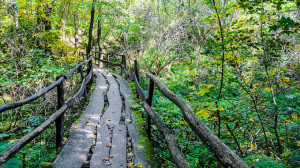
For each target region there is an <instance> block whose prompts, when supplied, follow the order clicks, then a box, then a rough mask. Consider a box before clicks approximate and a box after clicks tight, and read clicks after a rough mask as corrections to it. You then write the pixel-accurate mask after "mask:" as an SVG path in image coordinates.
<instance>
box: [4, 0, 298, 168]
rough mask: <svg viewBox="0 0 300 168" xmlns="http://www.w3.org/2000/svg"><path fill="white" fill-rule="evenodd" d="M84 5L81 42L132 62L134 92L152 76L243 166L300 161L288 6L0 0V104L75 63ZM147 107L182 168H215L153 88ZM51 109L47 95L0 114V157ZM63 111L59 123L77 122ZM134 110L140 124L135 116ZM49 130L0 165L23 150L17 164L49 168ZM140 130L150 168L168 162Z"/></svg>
mask: <svg viewBox="0 0 300 168" xmlns="http://www.w3.org/2000/svg"><path fill="white" fill-rule="evenodd" d="M93 2H94V3H93ZM93 4H94V6H95V20H94V29H93V34H94V38H93V41H92V43H93V46H96V50H99V51H101V52H104V53H105V54H104V56H100V57H101V58H103V59H106V56H107V55H110V61H112V62H119V61H120V57H119V56H115V55H114V54H115V53H116V54H124V55H126V57H127V65H128V66H129V67H130V68H131V72H133V69H132V67H133V60H134V59H137V60H138V64H139V71H140V73H141V74H140V76H141V81H140V83H141V85H142V87H143V88H147V85H148V82H149V81H148V79H147V78H146V77H145V73H146V72H149V71H154V72H155V73H156V74H157V75H158V76H159V77H160V79H161V80H162V81H163V82H164V83H165V84H166V86H168V88H169V89H170V90H171V91H173V92H175V93H176V94H177V95H180V96H181V97H182V98H184V99H185V100H186V101H188V102H189V103H190V104H191V106H192V107H193V110H194V111H195V113H196V114H197V116H198V117H199V118H200V119H201V120H202V121H203V122H204V123H206V124H207V125H208V127H209V128H210V129H211V130H212V131H213V132H214V133H215V134H216V135H217V136H218V137H220V139H222V141H223V142H224V143H226V145H228V146H229V147H230V148H231V149H233V150H234V151H235V152H236V153H237V154H238V155H239V156H240V157H242V158H243V160H244V161H245V162H246V163H248V164H249V165H251V166H254V167H299V166H300V135H299V129H300V123H299V122H300V120H299V116H300V107H299V104H300V94H299V93H300V87H299V81H300V80H299V79H300V75H299V74H300V61H299V60H300V38H299V33H300V32H299V30H300V19H299V18H300V2H299V0H265V1H262V0H248V1H246V0H198V1H196V0H180V1H178V0H177V1H175V0H157V1H154V0H146V1H139V0H137V1H131V0H128V1H117V0H113V1H105V0H101V1H100V0H99V1H98V0H97V1H96V0H94V1H78V0H73V1H70V0H58V1H53V0H40V1H35V0H17V1H14V2H11V1H0V75H1V77H0V105H2V104H6V103H10V102H15V101H18V100H21V99H24V98H26V97H29V96H30V95H33V94H34V93H36V92H38V91H39V90H41V89H42V88H44V87H46V86H48V85H49V84H51V83H52V82H54V81H55V78H56V76H58V75H62V74H65V73H66V72H68V70H69V69H70V68H72V67H74V66H75V65H76V64H77V62H78V61H81V60H83V59H86V56H85V55H83V54H82V53H85V51H86V47H87V45H88V30H89V22H90V17H91V16H90V11H91V9H92V6H93ZM97 57H98V55H97ZM72 78H73V79H70V80H68V81H66V82H65V92H66V93H65V99H67V98H69V97H71V96H73V94H74V93H76V91H77V89H78V84H79V83H80V74H76V75H75V76H74V77H72ZM153 100H154V101H153V107H154V108H155V111H156V112H157V113H158V114H159V115H160V117H161V119H162V120H163V121H164V122H165V123H166V124H167V125H168V127H169V128H171V129H173V130H174V133H175V136H176V137H177V138H178V142H179V145H180V148H181V150H182V151H181V152H182V154H183V155H184V157H186V159H187V161H188V162H189V163H190V164H191V166H192V167H218V166H219V165H218V163H217V162H216V160H215V158H214V156H213V155H212V154H211V153H210V152H209V151H208V149H207V148H206V147H205V146H204V145H203V144H202V142H201V141H200V140H199V139H198V137H197V136H196V135H195V134H194V133H193V131H192V130H191V129H190V127H189V126H188V124H187V123H186V121H184V119H183V116H182V112H181V111H180V109H179V108H178V107H176V106H175V105H174V104H173V103H171V102H170V101H169V100H168V99H166V98H165V97H164V96H163V95H162V94H161V93H160V92H159V91H157V90H155V94H154V99H153ZM55 109H56V93H55V90H54V91H53V92H50V93H48V94H46V96H45V97H43V98H41V99H39V100H36V101H34V102H32V103H30V104H28V105H25V106H23V107H21V108H16V109H13V110H8V111H6V112H4V113H2V116H1V123H0V133H1V134H0V139H1V143H0V151H3V150H4V149H6V148H7V147H8V146H9V145H10V144H11V143H12V142H15V141H16V140H17V139H19V138H20V137H22V136H23V135H25V134H26V133H28V132H30V131H31V130H32V129H34V128H36V127H37V126H38V125H39V124H41V123H42V122H43V121H45V119H46V118H47V117H48V116H49V115H51V114H52V113H53V112H54V111H55ZM73 110H74V109H73ZM71 111H72V110H71ZM71 111H70V112H69V113H67V115H69V117H70V120H68V122H67V126H66V127H70V126H71V124H72V123H73V122H74V121H76V119H77V118H78V117H79V115H80V114H78V113H77V112H76V110H75V111H73V112H71ZM136 112H138V113H139V114H140V117H138V121H139V123H140V124H141V126H143V122H142V121H143V120H142V118H141V116H145V112H144V111H143V110H142V109H141V108H140V107H136ZM53 128H54V125H51V127H50V128H49V131H48V130H47V131H45V132H44V133H43V134H42V135H41V136H39V138H36V139H35V140H34V141H32V142H31V143H30V144H28V145H27V146H25V147H24V148H23V149H22V151H20V152H19V153H18V154H17V155H16V156H15V157H14V158H13V159H11V160H10V161H9V162H8V163H7V165H6V166H7V167H18V166H22V164H23V163H22V162H23V161H24V159H23V153H26V155H25V160H26V164H27V166H28V167H37V166H39V165H41V164H42V162H51V161H53V160H54V159H55V158H54V156H55V139H54V138H53V135H52V134H53V131H52V130H53ZM152 128H153V134H154V135H155V139H156V140H155V141H154V142H153V143H152V146H153V148H152V147H151V145H146V144H143V145H145V146H147V148H149V150H148V154H147V156H149V151H152V149H153V151H154V152H153V153H152V156H151V157H149V158H152V159H153V160H154V163H155V165H156V166H157V167H161V166H162V167H173V166H174V165H173V161H172V158H171V157H170V154H169V151H168V150H167V148H166V143H165V141H164V140H163V138H162V135H161V134H160V133H159V131H158V130H157V129H156V128H155V126H154V125H153V126H152ZM66 137H67V135H66ZM145 141H147V140H145ZM150 149H151V150H150ZM45 151H46V152H45ZM37 156H38V159H37V158H36V157H37ZM44 165H45V166H47V164H46V163H44Z"/></svg>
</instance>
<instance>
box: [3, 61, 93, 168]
mask: <svg viewBox="0 0 300 168" xmlns="http://www.w3.org/2000/svg"><path fill="white" fill-rule="evenodd" d="M93 57H94V56H91V57H90V58H89V59H88V60H87V61H85V62H81V63H79V64H77V65H76V67H74V68H73V69H72V70H70V71H69V72H68V73H67V74H66V75H63V76H58V77H57V78H56V81H55V82H54V83H53V84H51V85H50V86H48V87H46V88H44V89H43V90H42V91H40V92H39V93H36V94H35V95H33V96H31V97H29V98H26V99H24V100H21V101H18V102H14V103H9V104H5V105H1V106H0V112H1V113H3V112H4V111H6V110H9V109H14V108H17V107H21V106H23V105H25V104H28V103H30V102H32V101H34V100H37V99H38V98H40V97H42V96H44V95H45V94H46V93H48V92H49V91H51V90H52V89H54V88H57V105H58V106H57V109H58V110H57V111H56V112H55V113H53V114H52V115H51V116H50V117H49V118H48V119H47V120H46V121H45V122H43V123H42V124H41V125H39V126H38V127H37V128H35V129H34V130H33V131H31V132H30V133H28V134H26V135H25V136H23V137H22V138H20V139H19V140H18V141H17V142H15V143H13V144H12V145H11V146H10V147H8V148H7V149H6V150H4V151H3V152H2V153H1V154H0V167H3V166H4V164H5V163H6V162H7V161H8V160H9V159H10V158H11V157H13V156H14V155H15V154H16V153H17V152H18V151H19V150H21V149H22V148H23V147H24V146H25V145H26V144H28V143H29V142H30V141H31V140H33V139H34V138H36V137H37V136H39V135H40V134H41V133H42V132H44V131H45V130H46V128H47V127H49V126H50V125H51V124H52V123H53V122H55V127H56V148H57V149H58V147H60V146H61V144H62V141H63V135H64V113H65V111H66V110H67V109H68V108H69V107H72V106H74V105H75V104H78V103H79V100H80V98H81V97H82V96H84V97H85V98H87V87H89V86H90V84H91V83H92V82H93V65H92V59H93ZM84 65H86V66H87V73H86V75H84V72H83V68H82V66H84ZM75 71H79V72H80V75H81V80H82V81H81V87H80V89H79V91H78V92H77V93H76V94H75V95H74V96H73V97H72V98H70V99H68V100H67V101H64V90H63V85H64V81H65V80H67V79H70V78H71V77H72V76H73V73H74V72H75Z"/></svg>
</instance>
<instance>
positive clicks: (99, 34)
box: [97, 20, 103, 68]
mask: <svg viewBox="0 0 300 168" xmlns="http://www.w3.org/2000/svg"><path fill="white" fill-rule="evenodd" d="M97 41H98V48H99V52H100V53H99V59H101V60H103V48H102V47H101V20H98V35H97ZM98 66H99V67H100V68H102V67H103V63H102V62H101V61H99V65H98Z"/></svg>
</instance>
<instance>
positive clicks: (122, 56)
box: [121, 55, 124, 75]
mask: <svg viewBox="0 0 300 168" xmlns="http://www.w3.org/2000/svg"><path fill="white" fill-rule="evenodd" d="M121 56H122V63H121V75H123V66H124V55H121ZM122 65H123V66H122Z"/></svg>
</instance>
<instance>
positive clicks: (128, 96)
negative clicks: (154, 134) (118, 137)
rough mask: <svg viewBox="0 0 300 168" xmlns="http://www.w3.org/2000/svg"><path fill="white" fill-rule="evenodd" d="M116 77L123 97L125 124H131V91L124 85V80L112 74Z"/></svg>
mask: <svg viewBox="0 0 300 168" xmlns="http://www.w3.org/2000/svg"><path fill="white" fill-rule="evenodd" d="M114 76H116V77H117V78H116V80H117V81H118V83H119V84H120V92H121V94H122V96H123V97H124V99H125V100H124V101H125V124H129V123H131V122H132V121H131V114H132V109H131V104H130V101H131V90H130V87H129V86H128V85H127V84H126V80H124V78H123V77H122V76H120V75H118V74H114Z"/></svg>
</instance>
